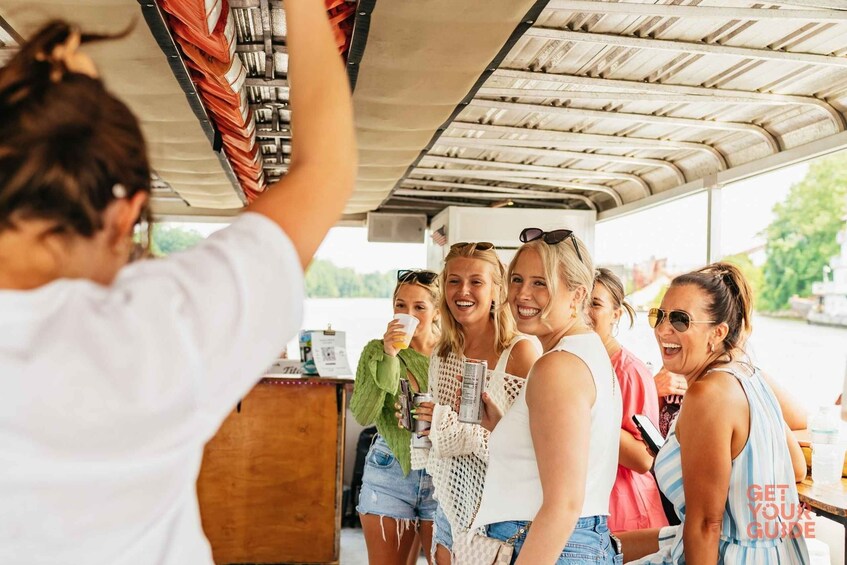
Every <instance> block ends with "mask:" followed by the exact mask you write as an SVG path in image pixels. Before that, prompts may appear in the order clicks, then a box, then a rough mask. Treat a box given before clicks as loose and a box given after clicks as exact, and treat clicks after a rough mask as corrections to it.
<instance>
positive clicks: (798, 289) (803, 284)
mask: <svg viewBox="0 0 847 565" xmlns="http://www.w3.org/2000/svg"><path fill="white" fill-rule="evenodd" d="M774 213H775V219H774V221H773V222H772V223H771V224H770V225H769V226H768V227H767V228H766V230H765V236H766V239H767V243H766V246H765V253H766V256H767V259H766V261H765V264H764V265H763V266H756V265H754V264H753V263H752V262H751V261H750V258H749V257H748V256H746V255H744V254H740V255H733V256H731V257H726V258H725V260H727V261H731V262H733V263H736V264H737V265H738V266H739V267H740V268H741V270H742V271H743V272H744V274H745V275H746V276H747V277H748V279H749V280H750V282H751V286H752V287H753V291H754V296H755V297H756V307H757V309H759V310H763V311H770V312H773V311H779V310H784V309H787V308H788V307H789V301H790V300H791V297H792V296H795V295H796V296H801V297H808V296H810V295H811V292H812V284H813V283H815V282H817V281H820V280H821V279H822V272H823V267H824V265H827V264H828V263H829V261H830V260H831V259H832V257H834V256H835V255H837V254H838V252H839V249H840V247H839V244H838V243H837V241H836V236H837V234H838V232H839V231H841V230H843V229H845V216H847V153H840V154H838V155H834V156H831V157H827V158H824V159H818V160H817V161H815V162H813V163H812V164H811V165H810V166H809V172H808V173H807V174H806V177H805V178H804V179H803V180H802V181H800V182H799V183H797V184H795V185H794V186H792V187H791V190H790V191H789V193H788V197H787V198H786V200H785V201H784V202H780V203H779V204H777V205H776V206H775V207H774ZM202 239H203V236H202V235H201V234H199V233H197V232H196V231H193V230H186V229H182V228H179V227H165V226H159V225H157V226H155V228H154V231H153V245H152V248H153V252H154V254H156V255H159V256H162V255H168V254H170V253H173V252H176V251H180V250H182V249H187V248H189V247H191V246H193V245H195V244H196V243H198V242H199V241H201V240H202ZM396 280H397V279H396V273H395V272H394V271H388V272H384V273H364V274H363V273H357V272H356V271H354V270H353V269H350V268H343V267H338V266H336V265H334V264H333V263H332V262H330V261H327V260H325V259H315V260H314V261H313V262H312V264H311V265H310V266H309V270H308V271H307V273H306V292H307V295H308V296H309V297H312V298H355V297H368V298H387V297H390V296H391V293H392V292H393V290H394V285H395V283H396Z"/></svg>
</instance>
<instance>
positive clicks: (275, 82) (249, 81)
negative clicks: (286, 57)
mask: <svg viewBox="0 0 847 565" xmlns="http://www.w3.org/2000/svg"><path fill="white" fill-rule="evenodd" d="M269 58H270V57H269ZM244 85H245V86H264V87H266V88H274V87H281V88H289V85H288V79H287V78H275V79H270V80H268V79H266V78H262V77H247V78H246V79H244Z"/></svg>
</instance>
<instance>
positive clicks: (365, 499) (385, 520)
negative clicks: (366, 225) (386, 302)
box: [350, 271, 441, 565]
mask: <svg viewBox="0 0 847 565" xmlns="http://www.w3.org/2000/svg"><path fill="white" fill-rule="evenodd" d="M440 296H441V293H440V285H439V281H438V275H437V274H436V273H434V272H432V271H400V272H399V273H398V274H397V286H396V287H395V289H394V319H393V320H391V322H389V324H388V327H387V328H386V331H385V335H384V336H383V338H382V339H375V340H373V341H371V342H370V343H368V344H367V345H366V346H365V349H364V351H363V352H362V356H361V357H360V359H359V368H358V369H357V371H356V383H355V386H354V388H353V398H352V399H351V401H350V409H351V411H352V412H353V415H354V416H355V417H356V420H357V421H358V422H359V423H360V424H362V425H365V426H367V425H371V424H376V428H377V431H378V432H379V435H377V437H376V438H375V440H374V443H373V445H371V448H370V451H369V452H368V456H367V459H366V464H365V473H364V476H363V477H362V490H361V494H360V496H359V504H358V507H357V510H358V512H359V516H360V518H361V521H362V529H363V530H364V534H365V543H366V544H367V548H368V563H370V564H372V565H406V563H407V559H408V557H409V554H410V553H411V552H413V551H414V550H415V549H416V547H417V546H416V545H415V543H414V542H415V532H416V531H417V532H418V533H419V534H420V538H421V542H422V543H423V545H424V546H425V547H427V548H429V547H430V546H431V544H432V541H431V540H432V522H433V519H434V516H435V509H436V502H435V500H434V499H433V497H432V494H433V486H432V478H431V477H430V476H429V475H428V474H427V473H426V472H425V471H422V470H411V453H410V449H411V448H410V441H411V434H410V432H409V431H408V430H406V429H403V428H399V427H398V426H397V419H396V418H395V416H394V411H395V403H396V402H397V400H398V396H399V393H400V389H401V383H403V381H405V382H406V383H408V386H409V389H410V390H412V391H415V392H424V391H426V390H428V388H429V380H428V371H429V356H430V354H431V353H432V350H433V349H434V347H435V345H436V343H437V342H438V339H439V335H440V330H439V317H440V313H439V311H438V303H439V300H440ZM427 554H429V551H427Z"/></svg>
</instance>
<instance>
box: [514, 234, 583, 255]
mask: <svg viewBox="0 0 847 565" xmlns="http://www.w3.org/2000/svg"><path fill="white" fill-rule="evenodd" d="M536 239H542V240H544V243H546V244H547V245H556V244H557V243H561V242H563V241H565V240H566V239H570V240H571V243H573V248H574V251H576V258H577V259H579V262H580V263H583V262H584V261H583V260H582V254H581V253H580V252H579V246H578V245H577V243H576V236H575V235H574V234H573V230H565V229H561V230H553V231H544V230H543V229H541V228H524V229H523V231H521V235H520V240H521V243H529V242H530V241H535V240H536Z"/></svg>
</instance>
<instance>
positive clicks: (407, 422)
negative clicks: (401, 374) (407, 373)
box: [397, 379, 412, 431]
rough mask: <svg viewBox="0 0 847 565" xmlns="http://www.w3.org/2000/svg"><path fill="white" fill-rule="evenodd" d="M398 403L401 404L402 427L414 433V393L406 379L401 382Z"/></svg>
mask: <svg viewBox="0 0 847 565" xmlns="http://www.w3.org/2000/svg"><path fill="white" fill-rule="evenodd" d="M397 402H398V403H399V404H400V410H399V412H400V421H399V423H400V427H401V428H403V429H406V430H409V431H412V412H411V410H412V406H411V404H412V391H411V389H410V387H409V381H407V380H406V379H401V380H400V394H398V395H397Z"/></svg>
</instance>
